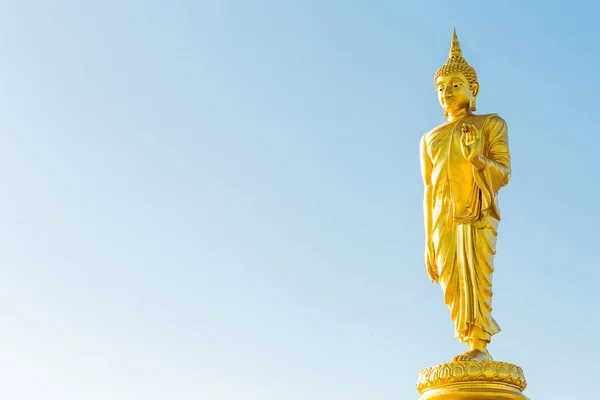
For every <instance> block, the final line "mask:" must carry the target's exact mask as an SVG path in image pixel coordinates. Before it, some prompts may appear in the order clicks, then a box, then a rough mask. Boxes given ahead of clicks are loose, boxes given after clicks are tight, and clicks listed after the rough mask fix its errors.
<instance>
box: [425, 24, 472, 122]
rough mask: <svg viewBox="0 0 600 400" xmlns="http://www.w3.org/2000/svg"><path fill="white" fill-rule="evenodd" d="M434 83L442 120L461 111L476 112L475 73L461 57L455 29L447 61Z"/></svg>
mask: <svg viewBox="0 0 600 400" xmlns="http://www.w3.org/2000/svg"><path fill="white" fill-rule="evenodd" d="M434 83H435V88H436V90H437V93H438V100H439V101H440V104H441V106H442V108H443V109H444V111H445V114H444V118H448V115H449V114H450V115H452V114H455V115H456V114H459V113H461V112H463V111H467V112H470V111H475V110H476V102H477V95H478V94H479V83H478V82H477V72H475V69H474V68H473V67H471V66H470V65H469V64H468V63H467V60H465V59H464V58H463V56H462V50H461V49H460V45H459V43H458V37H457V36H456V29H455V30H454V35H453V37H452V45H451V46H450V54H449V57H448V60H447V61H446V63H445V64H444V65H442V66H441V67H440V69H438V70H437V72H436V73H435V77H434Z"/></svg>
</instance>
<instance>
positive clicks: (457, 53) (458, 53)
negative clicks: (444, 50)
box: [448, 28, 462, 57]
mask: <svg viewBox="0 0 600 400" xmlns="http://www.w3.org/2000/svg"><path fill="white" fill-rule="evenodd" d="M448 57H462V50H461V49H460V43H459V42H458V36H456V28H454V34H453V35H452V44H451V45H450V54H448Z"/></svg>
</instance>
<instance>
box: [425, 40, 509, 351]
mask: <svg viewBox="0 0 600 400" xmlns="http://www.w3.org/2000/svg"><path fill="white" fill-rule="evenodd" d="M434 80H435V87H436V89H437V93H438V99H439V102H440V104H441V106H442V108H443V109H444V111H445V115H444V116H445V117H446V118H447V119H448V121H447V122H445V123H443V124H441V125H439V126H437V127H435V128H434V129H432V130H431V131H429V132H428V133H426V134H425V135H424V136H423V138H422V139H421V171H422V174H423V180H424V183H425V201H424V211H425V238H426V250H425V260H426V266H427V272H428V274H429V277H430V278H431V280H432V281H434V282H439V283H440V285H441V286H442V290H443V292H444V301H445V303H446V305H447V306H448V307H449V308H450V313H451V316H452V320H453V321H454V326H455V334H456V336H457V337H458V338H459V340H460V341H461V342H465V343H466V344H467V345H468V347H469V350H468V351H467V352H465V353H463V354H461V355H459V356H456V357H455V358H454V361H481V362H490V361H492V357H491V355H490V353H489V352H488V350H487V345H488V343H489V342H490V340H491V337H492V336H493V335H494V334H496V333H498V332H499V331H500V327H499V326H498V324H497V323H496V321H494V319H493V318H492V315H491V313H492V273H493V271H494V255H495V254H496V238H497V232H498V222H499V220H500V212H499V210H498V202H497V195H498V191H499V190H500V188H502V187H503V186H505V185H506V184H507V183H508V181H509V178H510V174H511V170H510V153H509V150H508V132H507V127H506V123H505V122H504V120H503V119H502V118H500V117H499V116H498V115H496V114H487V115H475V114H473V111H475V109H476V99H477V95H478V94H479V83H478V81H477V73H476V72H475V69H474V68H473V67H471V66H470V65H469V64H468V63H467V61H466V60H465V59H464V58H463V55H462V51H461V49H460V46H459V43H458V38H457V36H456V30H455V31H454V35H453V38H452V44H451V48H450V56H449V58H448V60H447V61H446V63H445V64H444V65H443V66H442V67H441V68H440V69H438V71H437V73H436V74H435V78H434Z"/></svg>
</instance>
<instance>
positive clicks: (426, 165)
mask: <svg viewBox="0 0 600 400" xmlns="http://www.w3.org/2000/svg"><path fill="white" fill-rule="evenodd" d="M432 169H433V166H432V164H431V160H430V158H429V155H428V154H427V144H426V143H425V137H423V138H422V139H421V174H422V175H423V183H424V184H425V196H424V201H423V213H424V215H425V240H426V243H427V244H429V242H430V240H431V230H432V227H431V219H432V205H433V204H432V203H433V186H432V185H431V171H432Z"/></svg>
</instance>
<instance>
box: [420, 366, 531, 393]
mask: <svg viewBox="0 0 600 400" xmlns="http://www.w3.org/2000/svg"><path fill="white" fill-rule="evenodd" d="M526 386H527V382H526V381H525V376H524V375H523V370H522V369H521V368H520V367H518V366H516V365H513V364H509V363H505V362H496V361H453V362H451V363H447V364H440V365H436V366H435V367H429V368H425V369H423V370H422V371H421V374H420V375H419V381H418V383H417V390H418V391H419V393H421V394H422V395H423V396H421V400H425V399H428V400H429V399H431V400H433V399H526V397H525V396H523V394H522V393H521V392H522V391H523V390H525V387H526Z"/></svg>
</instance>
